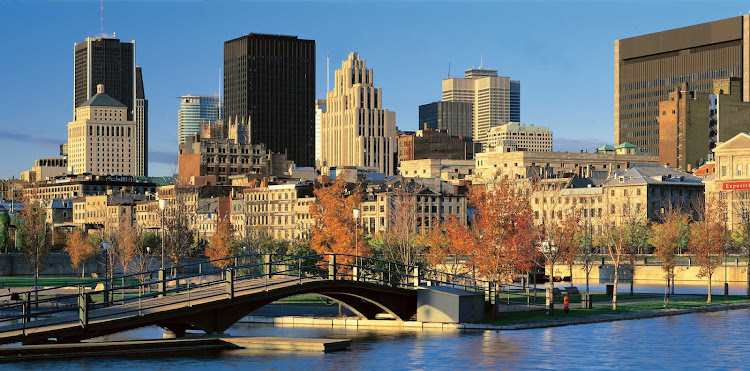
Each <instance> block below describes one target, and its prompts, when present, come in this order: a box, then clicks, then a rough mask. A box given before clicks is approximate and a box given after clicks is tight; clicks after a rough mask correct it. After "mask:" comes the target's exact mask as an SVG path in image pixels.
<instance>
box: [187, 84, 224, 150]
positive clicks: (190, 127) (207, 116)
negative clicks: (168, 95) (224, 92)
mask: <svg viewBox="0 0 750 371" xmlns="http://www.w3.org/2000/svg"><path fill="white" fill-rule="evenodd" d="M221 115H222V110H221V99H220V97H219V96H218V95H190V94H189V95H183V96H181V97H180V110H179V111H178V112H177V141H178V142H179V143H178V144H183V143H185V138H187V137H189V136H191V135H193V134H198V133H200V131H201V124H202V123H209V124H212V123H216V122H217V121H220V120H222V116H221Z"/></svg>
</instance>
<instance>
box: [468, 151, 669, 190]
mask: <svg viewBox="0 0 750 371" xmlns="http://www.w3.org/2000/svg"><path fill="white" fill-rule="evenodd" d="M606 147H609V148H611V150H606V151H603V152H601V153H575V152H573V153H569V152H530V151H511V152H506V151H500V150H497V151H488V152H482V153H477V154H476V156H475V162H476V170H475V174H474V179H475V181H479V182H485V181H491V180H492V179H494V177H495V176H498V175H506V176H510V177H513V178H516V179H528V178H540V177H541V178H560V177H567V176H575V177H579V178H592V179H595V180H597V181H598V182H601V181H603V180H604V179H607V178H609V177H610V176H612V175H613V174H614V173H615V171H616V170H625V169H627V168H628V167H630V166H631V165H635V164H645V165H657V164H658V163H659V158H658V157H657V156H650V155H642V154H637V153H636V152H634V151H633V149H632V148H621V149H617V150H616V149H615V148H614V147H611V146H606ZM603 148H605V147H603Z"/></svg>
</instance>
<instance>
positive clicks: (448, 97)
mask: <svg viewBox="0 0 750 371" xmlns="http://www.w3.org/2000/svg"><path fill="white" fill-rule="evenodd" d="M520 84H521V83H520V82H519V81H511V80H510V78H509V77H501V76H498V75H497V71H495V70H487V69H482V68H479V69H470V70H466V71H465V76H464V77H463V78H447V79H445V80H443V102H467V103H471V104H472V105H473V108H472V135H471V137H472V139H473V140H474V141H475V142H479V143H482V144H484V143H486V141H487V138H488V137H487V135H488V133H489V130H490V128H491V127H493V126H498V125H502V124H505V123H507V122H510V121H515V122H518V121H520V119H521V115H520V111H521V108H520V107H521V95H520V94H521V85H520ZM511 86H513V89H512V90H513V94H511ZM511 96H512V97H513V98H512V99H511ZM511 113H513V115H511ZM514 119H515V120H514Z"/></svg>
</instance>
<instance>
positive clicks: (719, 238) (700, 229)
mask: <svg viewBox="0 0 750 371" xmlns="http://www.w3.org/2000/svg"><path fill="white" fill-rule="evenodd" d="M695 204H696V206H697V207H696V209H697V211H698V215H699V219H698V221H696V222H695V223H693V228H692V229H691V230H690V251H691V252H692V253H693V255H695V263H696V264H698V266H699V267H700V270H699V271H698V275H697V276H698V277H707V278H708V299H707V302H709V303H710V302H711V278H712V277H713V274H714V271H716V268H717V267H718V266H719V264H720V263H721V261H720V258H721V256H722V255H723V254H724V253H725V243H726V233H725V230H724V217H725V207H724V202H723V201H722V200H721V199H719V198H718V197H713V196H710V195H706V197H705V200H700V199H699V200H696V201H695Z"/></svg>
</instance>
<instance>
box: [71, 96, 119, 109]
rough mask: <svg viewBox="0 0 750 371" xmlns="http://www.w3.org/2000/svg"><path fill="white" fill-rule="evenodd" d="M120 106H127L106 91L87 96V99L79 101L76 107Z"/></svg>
mask: <svg viewBox="0 0 750 371" xmlns="http://www.w3.org/2000/svg"><path fill="white" fill-rule="evenodd" d="M86 106H91V107H122V108H127V106H126V105H124V104H122V103H120V102H119V101H117V99H115V98H112V97H110V96H109V95H107V94H106V93H97V94H95V95H94V96H93V97H91V98H89V100H87V101H85V102H83V103H81V105H80V106H78V107H86Z"/></svg>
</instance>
